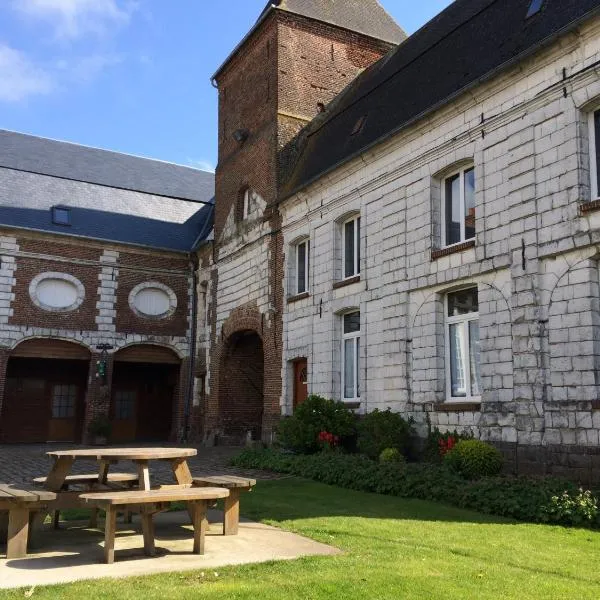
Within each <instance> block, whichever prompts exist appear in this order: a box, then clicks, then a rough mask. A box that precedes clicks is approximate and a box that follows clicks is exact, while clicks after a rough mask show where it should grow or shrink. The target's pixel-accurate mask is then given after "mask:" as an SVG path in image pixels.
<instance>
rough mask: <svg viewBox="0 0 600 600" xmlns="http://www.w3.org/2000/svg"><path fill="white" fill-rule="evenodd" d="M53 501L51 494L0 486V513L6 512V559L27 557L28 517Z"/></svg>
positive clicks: (54, 495)
mask: <svg viewBox="0 0 600 600" xmlns="http://www.w3.org/2000/svg"><path fill="white" fill-rule="evenodd" d="M53 500H56V494H55V493H53V492H46V491H30V490H20V489H16V488H13V487H11V486H9V485H5V484H0V511H8V535H7V549H6V558H7V559H9V560H10V559H14V558H23V557H25V556H27V541H28V538H29V518H30V515H32V514H35V513H36V512H38V511H40V510H42V509H44V508H46V507H47V505H48V503H49V502H52V501H53Z"/></svg>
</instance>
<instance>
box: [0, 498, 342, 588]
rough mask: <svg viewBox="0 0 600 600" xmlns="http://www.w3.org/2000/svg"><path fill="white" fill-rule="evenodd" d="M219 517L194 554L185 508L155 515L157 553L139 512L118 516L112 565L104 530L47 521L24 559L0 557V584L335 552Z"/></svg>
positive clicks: (213, 517) (212, 517)
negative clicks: (146, 548) (148, 552)
mask: <svg viewBox="0 0 600 600" xmlns="http://www.w3.org/2000/svg"><path fill="white" fill-rule="evenodd" d="M242 507H243V499H242ZM221 518H222V513H220V512H218V511H210V512H209V521H210V522H211V529H210V531H209V533H208V535H207V537H206V553H205V554H204V555H202V556H198V555H194V554H192V553H191V551H192V545H193V539H192V537H193V533H192V527H191V525H189V518H188V515H187V512H185V511H179V512H170V513H163V514H160V515H157V516H156V518H155V524H156V549H157V556H155V557H146V556H144V554H143V545H144V544H143V538H142V535H141V530H140V521H139V518H138V517H137V516H135V517H134V522H133V524H132V525H126V524H124V523H122V519H120V520H119V523H118V526H117V529H118V533H117V539H116V544H115V548H116V551H115V559H116V562H115V563H113V564H112V565H106V564H103V563H101V561H102V554H103V553H102V546H103V545H104V536H103V533H102V531H100V530H94V529H87V527H86V525H85V524H84V523H69V524H64V528H63V529H61V530H59V531H54V530H52V529H51V528H50V526H46V528H45V529H44V530H43V531H42V532H41V535H40V539H39V544H38V547H39V550H37V551H36V550H32V551H31V553H30V555H29V556H28V557H27V558H26V559H19V560H10V561H6V560H0V588H18V587H28V588H30V587H34V586H39V585H52V584H58V583H68V582H72V581H78V580H83V579H100V578H103V577H119V578H121V577H133V576H139V575H151V574H156V573H165V572H172V571H188V570H198V577H199V578H202V577H203V573H204V572H205V571H206V572H205V573H204V575H205V576H206V577H207V578H211V577H213V578H214V571H215V570H216V569H218V568H221V567H224V566H228V565H240V564H246V563H259V562H266V561H270V560H290V559H295V558H299V557H301V556H316V555H333V554H339V550H337V549H336V548H332V547H331V546H326V545H325V544H320V543H318V542H314V541H313V540H309V539H307V538H304V537H301V536H299V535H295V534H293V533H289V532H286V531H282V530H281V529H277V528H275V527H269V526H267V525H263V524H261V523H253V522H249V521H244V520H242V522H240V530H239V534H238V535H236V536H226V537H225V536H223V535H221V531H222V522H221ZM66 527H68V529H67V528H66ZM0 552H2V550H0Z"/></svg>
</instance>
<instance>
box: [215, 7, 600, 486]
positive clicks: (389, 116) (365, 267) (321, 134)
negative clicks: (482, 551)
mask: <svg viewBox="0 0 600 600" xmlns="http://www.w3.org/2000/svg"><path fill="white" fill-rule="evenodd" d="M350 4H353V3H350ZM508 4H510V6H502V7H497V6H495V3H486V2H475V1H470V0H469V1H468V0H459V1H457V2H454V3H453V4H452V5H451V6H450V7H449V8H448V9H447V10H446V11H444V12H443V13H442V14H441V15H439V16H438V17H436V19H435V20H434V21H433V22H432V23H430V24H428V25H426V26H425V27H424V28H423V29H422V30H420V31H419V32H417V34H415V35H414V36H412V37H411V38H408V40H406V41H404V42H403V43H401V44H400V46H399V47H398V48H397V49H395V50H392V51H391V52H390V54H389V55H388V56H386V58H385V59H384V60H382V61H379V62H378V63H376V64H375V65H374V66H372V67H371V68H368V69H367V70H366V72H365V73H364V74H362V75H360V77H358V78H357V79H356V81H355V83H353V84H352V85H350V86H349V87H348V88H347V89H345V90H344V91H342V89H340V90H339V91H340V92H342V93H340V94H339V95H338V96H337V97H336V98H335V99H334V100H333V101H331V102H329V103H328V104H327V107H326V109H325V112H324V114H322V115H321V114H319V115H312V117H313V120H312V121H311V123H310V124H308V125H307V126H305V127H304V129H303V130H302V131H301V132H300V134H299V135H298V136H297V137H296V138H294V139H293V140H292V142H291V143H289V142H288V143H287V144H279V145H278V146H277V150H278V151H279V156H280V158H281V156H282V155H283V158H284V160H283V163H284V164H285V168H281V164H282V161H280V163H279V166H280V168H279V170H278V173H279V177H280V180H279V184H278V185H276V186H275V185H273V184H270V186H269V187H268V188H260V187H259V186H260V184H258V183H254V182H253V181H252V180H251V177H252V174H253V173H255V172H256V171H255V170H254V167H253V164H252V163H251V162H250V161H245V160H244V159H243V158H242V157H243V156H244V152H245V150H246V149H249V148H251V147H252V146H251V144H252V143H253V140H256V139H257V138H258V133H255V129H254V124H253V123H252V120H251V119H249V118H248V117H246V116H244V113H243V111H242V112H241V113H238V114H239V121H236V122H235V124H233V123H232V126H233V127H235V128H236V129H240V130H244V132H245V133H248V134H249V137H248V139H247V140H242V142H235V140H232V136H231V131H228V130H222V132H221V136H222V138H223V139H224V140H226V143H227V144H229V145H230V147H231V148H237V150H236V151H237V156H238V157H239V160H240V161H241V162H240V163H238V166H237V167H236V168H234V169H233V170H228V166H229V165H230V164H231V163H230V162H229V161H228V159H225V157H224V156H222V157H221V159H220V163H219V172H218V175H217V192H216V204H217V208H216V210H217V215H219V211H222V212H221V216H220V217H217V226H216V230H215V245H216V252H217V253H216V255H215V259H214V262H213V263H212V267H211V269H212V275H211V277H212V284H213V293H212V296H211V302H212V304H213V308H212V317H213V318H212V336H213V349H214V348H215V347H217V346H219V344H221V343H222V342H224V341H226V340H228V339H229V338H230V336H231V335H232V333H234V332H242V334H243V335H248V334H250V332H258V333H259V336H260V337H261V339H262V340H263V341H265V340H268V342H265V351H264V361H265V363H264V364H265V373H264V384H265V391H266V387H267V382H269V385H271V386H273V387H272V389H271V390H270V391H269V392H266V393H265V403H264V408H265V410H266V409H267V407H268V410H269V411H272V413H273V418H274V417H275V413H276V412H279V411H280V412H281V414H284V415H285V414H291V412H292V411H293V406H294V402H295V399H296V397H297V394H296V390H295V387H296V386H297V385H298V378H297V370H296V365H297V364H298V362H302V361H305V364H306V365H307V370H306V378H307V387H308V391H309V392H310V393H318V394H323V395H325V396H328V397H332V398H336V399H340V400H344V401H346V402H348V404H349V405H350V406H352V407H353V408H354V409H355V410H356V411H357V412H359V413H365V412H367V411H371V410H373V409H375V408H379V409H385V408H391V409H393V410H396V411H399V412H401V413H403V414H404V415H406V416H407V417H413V418H414V419H415V422H416V425H417V427H418V429H419V431H420V432H421V433H422V434H425V433H426V431H427V428H428V427H439V428H440V430H442V431H446V430H454V429H457V430H459V431H465V430H468V431H470V432H471V433H472V434H473V435H475V436H476V437H478V438H481V439H484V440H488V441H491V442H493V443H495V444H497V445H498V446H499V447H500V448H501V449H502V450H503V451H504V452H505V454H506V456H507V458H508V459H509V461H508V464H509V465H510V466H511V467H512V468H513V470H515V471H518V472H536V473H540V472H545V473H553V474H569V475H571V476H573V475H574V476H576V477H578V478H579V479H581V480H584V481H594V482H597V481H598V478H599V477H600V469H598V466H600V464H599V463H600V446H599V444H598V442H599V435H600V396H599V395H598V391H599V389H598V377H599V371H598V366H599V364H598V361H599V357H600V351H599V346H598V339H599V335H600V333H599V332H600V330H598V327H599V324H600V312H599V310H600V284H599V271H598V268H599V267H598V256H599V246H598V243H599V242H600V231H599V230H598V226H599V225H600V221H598V220H597V214H598V213H597V210H598V201H597V198H598V183H597V182H598V152H597V150H596V147H597V146H596V144H595V139H596V136H597V135H599V134H600V125H599V124H600V113H598V112H596V111H597V109H598V108H599V107H600V75H599V71H598V67H597V65H598V63H599V60H600V41H599V40H600V36H599V35H598V33H599V28H600V18H599V16H598V13H599V9H600V6H599V4H600V3H598V2H597V1H595V0H590V1H587V0H586V1H585V2H570V1H569V2H564V3H561V6H556V5H555V4H554V3H549V2H546V3H541V5H540V3H531V2H530V1H529V0H510V1H509V3H508ZM283 5H284V6H280V7H278V8H277V7H271V10H270V12H269V13H268V15H269V16H268V17H267V19H272V20H276V19H277V18H278V17H279V15H281V14H282V13H283V14H284V15H285V18H286V19H287V18H292V19H293V18H296V17H295V16H294V15H293V14H292V16H291V17H290V12H291V13H293V7H290V6H285V3H283ZM484 5H485V6H484ZM538 5H539V6H538ZM497 11H500V12H497ZM319 18H320V17H319V15H314V21H315V22H318V21H319ZM319 26H320V25H319ZM261 36H263V37H262V39H264V40H267V39H268V38H269V27H268V20H263V21H261V22H259V24H258V26H257V28H256V29H255V30H253V32H252V33H251V35H250V37H249V38H247V39H246V40H245V42H244V44H246V45H248V44H252V43H253V41H256V40H259V39H261ZM502 36H504V37H503V41H502V44H500V43H499V41H498V39H499V37H502ZM263 43H267V42H266V41H264V42H263ZM244 44H243V45H242V46H241V49H240V48H238V50H237V51H236V52H237V54H235V55H234V58H233V59H231V61H230V62H229V63H227V64H226V66H225V69H226V70H225V75H223V73H219V74H218V75H219V76H218V77H217V81H218V83H219V90H220V94H221V95H223V94H224V93H227V94H228V95H229V94H230V90H229V89H228V88H227V86H226V85H225V84H224V81H225V79H226V77H230V78H234V77H235V76H234V75H233V74H232V73H231V71H235V70H236V69H239V71H240V72H244V73H246V72H247V71H248V68H247V66H246V65H245V64H244V63H243V60H244V58H245V56H246V54H245V53H244V50H245V48H246V46H244ZM290 47H291V45H289V44H287V43H285V41H283V42H281V41H280V43H279V44H277V48H278V49H279V50H280V51H281V52H283V53H285V51H286V50H287V49H288V48H290ZM282 48H283V50H282ZM295 50H296V49H295ZM461 52H463V53H464V54H461ZM265 56H267V55H265ZM294 56H295V57H296V59H297V62H296V63H294V62H292V63H291V66H290V64H289V63H286V65H287V68H286V69H281V64H282V60H281V57H279V59H278V62H277V64H278V65H279V71H278V72H279V77H281V78H282V80H283V81H285V80H286V79H287V78H289V77H290V76H293V75H294V74H295V73H298V74H300V75H304V72H303V71H302V68H301V67H299V66H298V65H299V64H303V63H302V58H301V57H302V56H303V53H302V51H301V50H300V51H299V52H297V53H296V54H295V55H294ZM321 58H322V60H324V57H321ZM252 60H253V59H252ZM263 60H267V59H266V58H264V57H263ZM294 65H295V66H296V70H294ZM446 66H447V67H448V68H447V70H448V72H449V75H448V76H447V80H446V81H444V77H446V75H444V73H445V67H446ZM227 69H229V71H227ZM478 69H479V71H478ZM311 71H316V72H318V71H319V69H317V68H315V65H312V67H311ZM290 74H291V75H290ZM436 77H437V78H438V79H439V80H440V81H436ZM299 79H301V80H302V81H304V80H305V78H304V77H299ZM423 81H428V82H430V87H429V88H427V87H422V86H421V85H420V84H422V82H423ZM311 87H312V86H311ZM225 89H226V91H225ZM436 94H437V96H436ZM284 96H285V94H284ZM327 100H329V98H328V99H327ZM223 107H224V105H222V108H223ZM388 108H389V111H388ZM401 111H404V113H402V114H401ZM411 111H412V112H411ZM285 112H286V113H288V112H290V113H291V112H293V110H292V108H290V107H289V106H288V107H286V110H285ZM229 114H230V113H229V111H225V112H222V114H221V117H220V122H221V123H224V122H225V120H226V119H229V118H230V117H229ZM248 114H255V113H253V112H252V111H250V113H248ZM260 114H265V112H264V111H262V110H261V111H260ZM278 116H279V115H277V118H276V115H275V114H274V113H273V112H271V116H270V117H269V116H265V119H266V121H265V124H264V128H268V127H271V128H272V129H271V131H272V132H274V131H275V129H274V127H275V125H276V123H279V122H280V121H279V120H278ZM307 116H309V117H310V116H311V115H307ZM394 119H396V120H395V121H394ZM264 128H263V129H260V131H264V130H265V129H264ZM361 138H362V139H361ZM235 143H237V144H238V146H235ZM272 146H273V144H272ZM272 146H271V147H272ZM282 148H284V150H283V151H282ZM290 155H291V157H292V158H291V163H288V162H286V161H287V160H288V158H289V156H290ZM270 160H271V162H270V163H269V164H270V165H273V161H274V158H273V156H272V155H271V158H270ZM257 162H260V161H257ZM240 165H241V166H240ZM262 167H264V163H261V167H260V168H262ZM257 168H258V167H257ZM270 169H272V166H270V167H269V170H270ZM240 173H241V175H240ZM271 176H272V175H271ZM229 177H231V178H232V181H233V183H231V186H230V187H220V184H219V181H220V179H221V180H223V179H227V178H229ZM259 179H260V181H263V179H262V177H259ZM242 181H247V182H248V185H249V186H250V185H251V186H257V188H258V191H259V192H260V201H259V202H256V203H254V204H253V205H252V206H253V210H254V211H255V212H253V213H245V212H244V208H243V206H244V204H245V202H244V200H243V197H244V196H243V194H242V195H241V196H236V194H235V192H236V190H242V191H243V190H244V186H243V185H240V184H241V183H242ZM253 189H254V188H253ZM275 191H276V196H275V197H274V195H273V194H274V193H275ZM236 197H238V198H242V200H241V201H240V202H241V204H240V206H241V207H242V208H241V209H240V211H239V212H238V213H236V214H237V219H234V217H233V216H232V214H233V212H232V207H233V206H234V204H233V203H234V202H235V200H234V199H235V198H236ZM274 200H276V205H275V206H274V205H273V204H274ZM227 220H228V223H229V228H228V229H227V228H225V229H226V230H227V232H228V235H226V236H225V238H226V239H227V241H226V242H225V238H224V237H223V231H224V230H223V228H220V227H219V223H224V222H227ZM234 224H235V226H234ZM275 240H276V241H275ZM278 252H281V254H278ZM274 257H275V265H273V258H274ZM307 257H309V258H307ZM242 282H243V284H242V285H240V283H242ZM279 286H281V288H282V290H281V291H280V290H278V288H279ZM280 294H281V296H280ZM597 330H598V331H597ZM266 343H268V344H271V345H272V346H271V348H272V350H267V348H266ZM277 344H280V348H281V354H279V349H278V347H277ZM246 346H247V344H246ZM258 348H259V346H258V344H256V346H255V347H254V351H252V352H250V354H252V355H254V356H256V355H257V354H258V352H259V350H258ZM246 350H247V347H246V348H245V350H244V351H243V352H242V351H240V356H243V357H244V358H243V359H242V362H246V363H247V362H248V359H247V354H244V352H246ZM218 352H219V350H217V353H214V352H212V353H211V359H210V360H211V361H213V360H215V357H216V356H218ZM267 365H269V367H268V371H269V374H267ZM275 372H276V373H277V375H276V374H275ZM212 373H213V372H212V370H210V369H209V387H210V398H211V399H210V402H209V405H208V406H209V408H208V410H209V411H213V413H212V414H213V416H214V419H213V420H212V421H210V420H209V421H206V422H205V425H206V426H207V428H208V429H210V428H211V427H214V428H216V429H217V430H218V429H219V426H220V427H221V428H222V426H223V423H222V422H221V423H219V421H218V415H219V414H221V416H222V417H223V416H225V415H224V413H223V410H222V406H221V412H220V413H219V410H220V409H219V402H221V400H220V398H222V397H223V394H222V391H221V390H220V389H219V387H218V386H219V383H218V382H216V381H215V379H214V377H213V374H212ZM276 376H278V377H279V381H278V382H276V383H273V381H274V378H275V377H276ZM259 377H260V373H257V374H256V377H255V381H256V380H257V378H259ZM254 387H256V386H254ZM271 395H272V397H271ZM267 396H269V398H268V399H267ZM244 401H245V400H244V397H243V395H241V396H239V397H238V402H239V404H243V403H244ZM256 406H258V402H257V403H256ZM269 420H270V417H269ZM264 422H266V421H263V423H264ZM239 425H240V426H242V425H243V423H241V422H240V423H239ZM253 433H255V432H253ZM267 433H268V432H267ZM262 437H263V439H268V437H269V436H268V435H265V431H264V430H263V431H262Z"/></svg>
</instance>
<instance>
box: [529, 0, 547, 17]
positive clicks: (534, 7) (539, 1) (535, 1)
mask: <svg viewBox="0 0 600 600" xmlns="http://www.w3.org/2000/svg"><path fill="white" fill-rule="evenodd" d="M543 5H544V0H531V4H530V5H529V10H528V11H527V15H525V18H526V19H529V17H533V15H536V14H537V13H539V12H540V10H542V6H543Z"/></svg>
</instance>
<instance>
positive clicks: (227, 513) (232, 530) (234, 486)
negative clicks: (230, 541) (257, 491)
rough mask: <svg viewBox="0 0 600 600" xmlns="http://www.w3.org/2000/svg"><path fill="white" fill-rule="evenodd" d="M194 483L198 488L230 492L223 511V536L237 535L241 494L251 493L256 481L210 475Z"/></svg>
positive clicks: (245, 478) (197, 479)
mask: <svg viewBox="0 0 600 600" xmlns="http://www.w3.org/2000/svg"><path fill="white" fill-rule="evenodd" d="M192 483H193V485H194V486H197V487H210V486H213V487H220V488H226V489H228V490H229V496H227V497H226V498H225V506H224V511H223V535H237V532H238V526H239V522H240V493H241V492H243V491H246V492H249V491H251V490H252V488H253V487H254V486H255V485H256V479H249V478H247V477H237V476H236V475H208V476H206V477H194V479H193V482H192Z"/></svg>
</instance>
